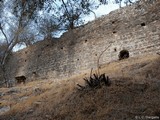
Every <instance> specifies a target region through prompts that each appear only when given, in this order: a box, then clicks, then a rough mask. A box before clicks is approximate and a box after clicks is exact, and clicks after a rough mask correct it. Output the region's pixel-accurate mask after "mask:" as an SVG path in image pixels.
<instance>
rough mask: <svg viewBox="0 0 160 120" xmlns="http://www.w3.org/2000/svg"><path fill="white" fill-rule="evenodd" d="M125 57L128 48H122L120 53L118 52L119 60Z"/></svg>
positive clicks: (127, 55) (127, 56)
mask: <svg viewBox="0 0 160 120" xmlns="http://www.w3.org/2000/svg"><path fill="white" fill-rule="evenodd" d="M126 58H129V52H128V50H122V51H120V53H119V60H122V59H126Z"/></svg>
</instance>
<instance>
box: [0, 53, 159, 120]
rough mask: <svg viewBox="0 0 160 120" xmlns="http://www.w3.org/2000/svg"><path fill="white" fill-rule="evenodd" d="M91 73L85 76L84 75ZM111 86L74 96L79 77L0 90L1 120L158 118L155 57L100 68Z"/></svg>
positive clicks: (157, 56)
mask: <svg viewBox="0 0 160 120" xmlns="http://www.w3.org/2000/svg"><path fill="white" fill-rule="evenodd" d="M89 73H90V72H88V74H89ZM101 73H106V75H109V77H110V80H111V86H109V87H106V86H103V87H102V88H99V89H93V90H83V91H79V90H77V86H76V84H77V83H79V84H84V81H83V77H85V76H88V74H84V75H80V76H77V77H74V78H71V79H69V80H64V81H56V82H54V81H49V80H48V81H35V82H31V83H28V84H26V85H19V86H16V87H14V88H10V89H8V88H1V89H0V90H1V91H2V93H3V95H1V96H0V110H1V108H2V107H4V106H9V107H10V110H9V111H8V112H4V113H1V114H0V120H64V119H66V120H82V119H84V120H89V119H92V120H103V119H104V120H106V119H107V120H125V119H126V120H134V119H153V118H154V119H157V120H158V119H159V117H160V101H159V99H160V56H159V55H148V56H142V57H139V58H129V59H125V60H121V61H115V62H112V63H109V64H105V65H102V66H101Z"/></svg>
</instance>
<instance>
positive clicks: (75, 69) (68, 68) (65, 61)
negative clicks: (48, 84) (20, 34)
mask: <svg viewBox="0 0 160 120" xmlns="http://www.w3.org/2000/svg"><path fill="white" fill-rule="evenodd" d="M158 1H159V0H152V1H151V2H150V3H149V2H148V3H147V4H135V5H132V6H128V7H125V8H122V9H119V10H116V11H113V12H111V13H110V14H109V15H106V16H103V17H101V18H99V19H97V20H95V21H93V22H90V23H88V24H87V25H85V26H83V27H80V28H77V29H75V30H72V31H69V32H67V33H65V34H64V35H63V36H62V37H61V38H60V39H55V40H52V41H49V40H45V41H41V42H38V43H36V44H34V45H32V46H30V47H28V48H26V49H23V50H21V51H19V52H17V53H14V54H13V56H12V57H11V58H10V61H9V62H8V64H7V66H6V69H7V74H8V77H9V79H12V80H13V79H14V77H15V76H18V75H25V76H26V77H27V79H28V80H34V79H53V80H55V79H56V80H57V79H63V78H64V77H70V76H72V75H75V74H80V73H82V72H84V71H85V70H88V69H91V68H95V67H96V64H97V59H98V56H99V55H100V53H101V52H102V51H103V50H104V49H105V48H106V47H107V46H109V45H110V44H111V46H110V47H109V48H108V50H107V51H106V52H105V53H104V54H103V56H102V57H101V59H100V63H101V64H104V63H107V62H110V61H114V60H118V54H119V52H120V51H121V50H123V49H126V50H128V51H129V53H130V57H135V56H140V55H144V54H155V53H157V52H160V2H158Z"/></svg>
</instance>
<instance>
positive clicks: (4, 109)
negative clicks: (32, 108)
mask: <svg viewBox="0 0 160 120" xmlns="http://www.w3.org/2000/svg"><path fill="white" fill-rule="evenodd" d="M9 110H10V107H9V106H3V107H0V115H2V114H3V113H5V112H7V111H9Z"/></svg>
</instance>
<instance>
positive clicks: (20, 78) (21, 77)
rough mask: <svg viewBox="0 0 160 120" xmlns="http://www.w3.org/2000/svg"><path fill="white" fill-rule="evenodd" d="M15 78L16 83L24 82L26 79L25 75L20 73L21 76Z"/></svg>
mask: <svg viewBox="0 0 160 120" xmlns="http://www.w3.org/2000/svg"><path fill="white" fill-rule="evenodd" d="M15 79H16V81H17V83H18V84H19V83H23V84H24V83H25V81H26V77H25V76H24V75H22V76H16V77H15Z"/></svg>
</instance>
